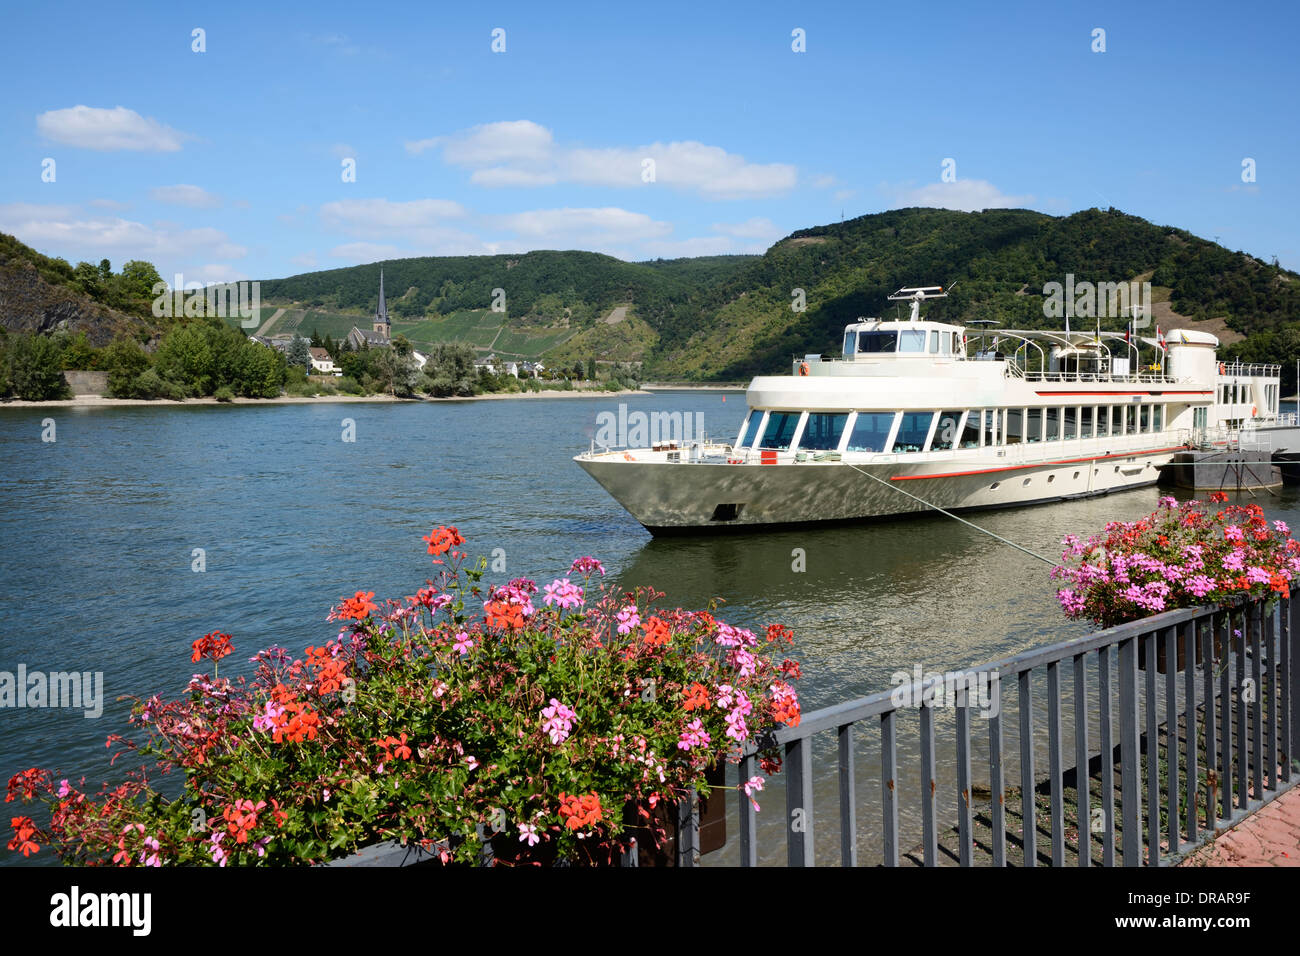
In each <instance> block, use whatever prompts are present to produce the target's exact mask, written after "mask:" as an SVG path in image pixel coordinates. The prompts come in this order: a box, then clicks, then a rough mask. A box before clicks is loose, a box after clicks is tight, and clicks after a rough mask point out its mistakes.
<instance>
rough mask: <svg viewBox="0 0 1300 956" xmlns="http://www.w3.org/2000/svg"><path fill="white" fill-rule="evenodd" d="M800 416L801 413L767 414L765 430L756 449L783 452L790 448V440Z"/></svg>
mask: <svg viewBox="0 0 1300 956" xmlns="http://www.w3.org/2000/svg"><path fill="white" fill-rule="evenodd" d="M802 414H803V413H802V412H769V413H768V416H767V429H766V430H765V431H764V432H763V438H762V440H761V441H760V442H759V443H758V447H759V448H776V449H778V450H780V451H785V450H786V449H787V448H789V447H790V439H791V438H793V437H794V430H795V427H796V426H797V425H798V424H799V416H800V415H802Z"/></svg>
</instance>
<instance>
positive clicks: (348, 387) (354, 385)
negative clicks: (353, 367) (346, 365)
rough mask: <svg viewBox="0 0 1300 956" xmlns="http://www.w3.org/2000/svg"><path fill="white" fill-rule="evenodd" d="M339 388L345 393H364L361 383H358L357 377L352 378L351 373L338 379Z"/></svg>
mask: <svg viewBox="0 0 1300 956" xmlns="http://www.w3.org/2000/svg"><path fill="white" fill-rule="evenodd" d="M338 390H339V391H340V392H343V393H344V394H345V395H360V394H362V390H361V385H360V383H358V382H357V380H356V379H355V378H352V377H351V376H350V375H344V376H343V377H342V378H340V379H339V380H338Z"/></svg>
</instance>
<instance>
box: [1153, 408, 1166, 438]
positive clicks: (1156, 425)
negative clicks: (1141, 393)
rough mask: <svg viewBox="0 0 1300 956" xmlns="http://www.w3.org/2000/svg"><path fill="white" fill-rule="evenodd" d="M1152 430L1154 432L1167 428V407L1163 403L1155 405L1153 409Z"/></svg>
mask: <svg viewBox="0 0 1300 956" xmlns="http://www.w3.org/2000/svg"><path fill="white" fill-rule="evenodd" d="M1151 430H1152V431H1153V432H1162V431H1164V430H1165V407H1164V406H1163V405H1155V406H1153V407H1152V409H1151Z"/></svg>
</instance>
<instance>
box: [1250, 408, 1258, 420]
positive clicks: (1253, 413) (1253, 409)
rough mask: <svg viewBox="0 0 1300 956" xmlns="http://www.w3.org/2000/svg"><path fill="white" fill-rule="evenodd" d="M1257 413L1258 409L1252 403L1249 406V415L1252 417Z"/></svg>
mask: <svg viewBox="0 0 1300 956" xmlns="http://www.w3.org/2000/svg"><path fill="white" fill-rule="evenodd" d="M1258 414H1259V410H1258V409H1257V408H1255V406H1254V405H1252V406H1250V417H1251V418H1254V417H1255V416H1256V415H1258Z"/></svg>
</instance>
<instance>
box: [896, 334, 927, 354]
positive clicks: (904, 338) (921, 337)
mask: <svg viewBox="0 0 1300 956" xmlns="http://www.w3.org/2000/svg"><path fill="white" fill-rule="evenodd" d="M898 351H900V352H924V351H925V329H907V330H906V331H903V332H900V333H898Z"/></svg>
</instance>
